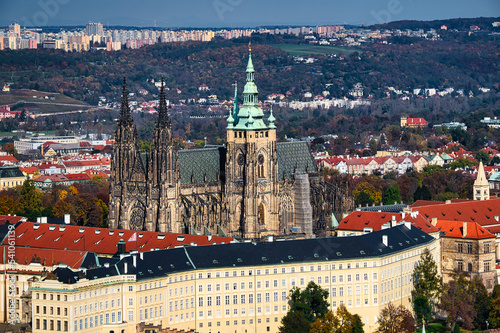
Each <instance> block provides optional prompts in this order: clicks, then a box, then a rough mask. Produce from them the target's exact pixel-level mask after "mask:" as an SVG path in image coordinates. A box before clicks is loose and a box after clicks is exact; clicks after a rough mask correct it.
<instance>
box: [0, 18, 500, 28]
mask: <svg viewBox="0 0 500 333" xmlns="http://www.w3.org/2000/svg"><path fill="white" fill-rule="evenodd" d="M489 18H491V19H498V20H500V16H498V17H495V16H479V17H452V18H442V19H434V20H394V21H390V22H384V23H373V24H370V25H367V24H351V23H316V24H265V25H256V26H239V27H238V26H235V27H229V26H219V27H210V26H206V27H201V26H198V27H197V26H156V27H155V26H138V25H124V24H113V25H111V24H110V25H109V26H108V25H107V24H104V23H103V22H100V21H87V22H86V23H83V24H72V25H46V26H23V25H22V24H21V28H23V27H25V28H36V29H50V28H85V26H86V24H88V23H100V24H102V25H103V28H104V29H108V28H116V27H123V28H140V29H189V30H202V29H203V30H206V29H257V28H278V29H279V28H288V27H292V28H293V27H313V26H328V25H341V26H355V27H369V26H373V25H379V24H389V23H395V22H433V21H451V20H460V19H466V20H473V19H489ZM12 23H18V24H19V23H20V22H17V21H12V22H10V23H8V24H6V25H5V27H8V26H9V25H10V24H12ZM0 27H2V25H1V24H0Z"/></svg>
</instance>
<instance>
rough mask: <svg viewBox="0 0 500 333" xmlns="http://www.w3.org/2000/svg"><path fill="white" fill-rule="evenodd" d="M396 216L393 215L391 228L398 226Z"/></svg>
mask: <svg viewBox="0 0 500 333" xmlns="http://www.w3.org/2000/svg"><path fill="white" fill-rule="evenodd" d="M396 223H397V222H396V216H395V215H392V220H391V227H395V226H396Z"/></svg>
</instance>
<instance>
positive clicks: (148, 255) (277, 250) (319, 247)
mask: <svg viewBox="0 0 500 333" xmlns="http://www.w3.org/2000/svg"><path fill="white" fill-rule="evenodd" d="M383 235H385V236H387V238H388V246H385V245H384V244H383V243H382V236H383ZM434 240H435V238H434V237H432V236H430V235H428V234H426V233H425V232H423V231H421V230H420V229H418V228H415V227H412V228H411V229H408V228H407V227H406V226H404V225H399V226H395V227H392V228H389V229H383V230H380V231H375V232H372V233H369V234H364V235H360V236H350V237H334V238H313V239H302V240H289V241H275V242H262V243H230V244H222V245H211V246H205V247H198V246H190V247H184V248H174V249H168V250H160V251H151V252H144V253H142V254H134V255H132V256H136V266H135V267H134V265H133V262H134V259H133V258H132V256H127V257H124V258H123V259H121V260H120V261H119V262H118V263H117V264H116V265H112V264H110V266H109V267H100V268H97V269H90V270H87V272H86V274H87V278H88V279H96V278H101V277H106V276H111V275H118V274H136V275H137V279H138V280H141V279H147V278H154V277H160V276H165V275H168V274H171V273H175V272H183V271H191V270H194V269H209V268H227V267H229V268H234V267H248V266H264V265H266V266H267V265H276V264H278V265H279V264H290V263H296V264H299V263H309V262H319V261H336V260H348V259H356V258H359V259H360V260H362V259H367V258H374V257H380V256H387V255H391V254H393V253H397V252H399V251H402V250H405V249H408V248H412V247H415V246H420V245H423V244H428V243H431V242H433V241H434ZM141 257H142V259H141ZM125 263H126V264H127V271H126V272H125Z"/></svg>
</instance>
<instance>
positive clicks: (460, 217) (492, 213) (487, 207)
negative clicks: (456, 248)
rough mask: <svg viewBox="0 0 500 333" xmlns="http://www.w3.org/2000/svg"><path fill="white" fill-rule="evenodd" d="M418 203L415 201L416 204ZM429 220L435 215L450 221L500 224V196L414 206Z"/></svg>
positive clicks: (414, 208) (415, 209)
mask: <svg viewBox="0 0 500 333" xmlns="http://www.w3.org/2000/svg"><path fill="white" fill-rule="evenodd" d="M416 203H418V201H417V202H415V204H416ZM412 210H413V211H419V212H420V214H421V215H423V216H425V217H426V218H428V219H429V220H430V219H432V218H433V217H435V218H437V219H443V220H449V221H467V222H477V223H479V224H480V225H481V226H489V225H495V224H499V221H498V218H499V216H500V198H495V199H490V200H481V201H479V200H469V201H459V202H451V203H448V204H446V203H440V204H435V205H425V206H423V205H422V206H418V205H417V206H413V207H412Z"/></svg>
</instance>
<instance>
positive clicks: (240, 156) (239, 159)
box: [236, 154, 245, 165]
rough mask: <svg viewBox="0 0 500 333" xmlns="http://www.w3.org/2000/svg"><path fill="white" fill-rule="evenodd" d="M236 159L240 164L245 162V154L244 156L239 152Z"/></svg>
mask: <svg viewBox="0 0 500 333" xmlns="http://www.w3.org/2000/svg"><path fill="white" fill-rule="evenodd" d="M236 160H237V162H238V164H239V165H243V164H245V156H243V154H239V155H238V157H237V159H236Z"/></svg>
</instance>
